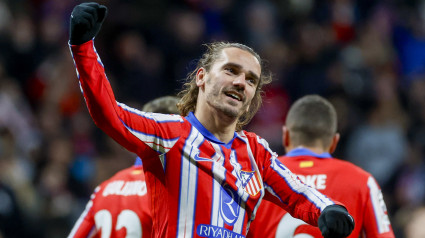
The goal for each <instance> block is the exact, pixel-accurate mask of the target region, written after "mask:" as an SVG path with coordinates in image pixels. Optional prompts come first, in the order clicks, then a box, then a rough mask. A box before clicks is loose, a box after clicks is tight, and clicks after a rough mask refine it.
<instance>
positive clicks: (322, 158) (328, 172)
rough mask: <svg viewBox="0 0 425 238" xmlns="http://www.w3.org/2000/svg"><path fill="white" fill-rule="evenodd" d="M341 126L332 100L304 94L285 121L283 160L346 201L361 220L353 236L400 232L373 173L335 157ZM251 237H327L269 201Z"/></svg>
mask: <svg viewBox="0 0 425 238" xmlns="http://www.w3.org/2000/svg"><path fill="white" fill-rule="evenodd" d="M336 131H337V116H336V111H335V109H334V107H333V106H332V104H331V103H330V102H329V101H327V100H326V99H324V98H323V97H320V96H318V95H308V96H304V97H302V98H300V99H298V100H297V101H296V102H295V103H294V104H293V105H292V106H291V108H290V109H289V112H288V115H287V118H286V125H285V126H283V146H284V147H285V150H286V152H287V154H286V155H285V156H281V157H279V158H278V159H279V160H280V161H281V162H282V164H284V165H285V166H286V167H287V168H289V169H290V170H291V171H292V172H293V173H295V174H297V175H298V177H299V178H300V179H301V180H302V181H303V182H305V183H306V184H307V185H310V186H311V187H313V188H316V189H317V190H319V191H320V192H322V193H323V194H326V195H328V196H329V197H332V198H334V199H336V200H338V201H340V202H342V203H344V204H345V205H346V207H347V209H348V212H349V213H350V214H351V215H352V216H353V218H354V221H355V224H356V226H355V228H354V230H353V232H352V233H351V235H350V236H349V237H352V238H358V237H368V238H369V237H379V238H384V237H385V238H390V237H394V233H393V230H392V227H391V224H390V221H389V219H388V214H387V209H386V206H385V202H384V199H383V196H382V193H381V189H380V187H379V185H378V184H377V182H376V181H375V179H374V178H373V177H372V175H371V174H370V173H368V172H366V171H364V170H363V169H361V168H359V167H357V166H356V165H354V164H352V163H350V162H347V161H342V160H339V159H336V158H333V157H332V156H331V153H332V152H333V151H334V150H335V148H336V145H337V143H338V140H339V134H338V133H337V132H336ZM297 235H298V236H297ZM247 237H265V238H272V237H273V238H274V237H288V238H289V237H322V236H321V234H320V231H319V229H317V227H313V226H310V225H307V224H306V223H305V222H303V221H301V220H299V219H295V218H293V217H292V216H291V215H290V214H288V213H287V212H286V211H284V210H283V209H280V208H279V207H277V206H276V205H274V204H272V203H270V202H267V201H264V202H263V203H261V205H260V208H259V209H258V211H257V216H256V218H255V221H254V222H253V223H252V224H251V228H250V230H249V233H248V236H247Z"/></svg>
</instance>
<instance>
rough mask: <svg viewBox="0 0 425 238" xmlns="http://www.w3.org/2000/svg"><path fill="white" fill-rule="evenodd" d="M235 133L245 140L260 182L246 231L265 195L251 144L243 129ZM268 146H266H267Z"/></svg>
mask: <svg viewBox="0 0 425 238" xmlns="http://www.w3.org/2000/svg"><path fill="white" fill-rule="evenodd" d="M237 135H238V138H240V139H241V140H243V141H244V142H245V144H246V149H247V151H248V156H249V159H250V160H251V164H252V165H253V167H254V170H255V173H256V174H257V176H258V178H259V180H260V181H259V182H260V184H259V185H260V187H261V188H260V191H259V192H260V198H259V199H258V202H257V204H255V206H254V209H253V211H252V213H251V216H250V217H249V220H248V222H247V224H246V232H248V230H249V226H250V224H251V222H252V221H253V220H254V218H255V214H256V213H257V210H258V208H259V207H260V204H261V200H262V199H263V197H264V195H265V191H264V184H263V180H262V177H261V175H260V170H259V169H258V166H257V163H256V161H255V159H254V155H253V153H252V149H251V146H250V144H249V142H248V138H247V137H246V135H245V133H244V132H243V131H239V132H238V133H237ZM257 140H258V137H257ZM267 148H268V147H267ZM269 151H270V152H271V153H272V154H273V152H272V151H271V150H269ZM259 159H261V158H259Z"/></svg>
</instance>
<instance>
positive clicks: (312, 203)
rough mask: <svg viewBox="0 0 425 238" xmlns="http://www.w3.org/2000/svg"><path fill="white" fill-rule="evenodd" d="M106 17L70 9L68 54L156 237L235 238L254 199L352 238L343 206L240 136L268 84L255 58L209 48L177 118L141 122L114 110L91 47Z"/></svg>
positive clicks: (241, 49)
mask: <svg viewBox="0 0 425 238" xmlns="http://www.w3.org/2000/svg"><path fill="white" fill-rule="evenodd" d="M105 16H106V7H105V6H101V5H99V4H96V3H83V4H80V5H78V6H76V7H75V8H74V10H73V11H72V15H71V21H70V48H71V52H72V54H73V58H74V62H75V66H76V68H77V72H78V77H79V82H80V85H81V89H82V91H83V93H84V97H85V102H86V103H87V106H88V109H89V112H90V115H91V116H92V118H93V120H94V121H95V123H96V125H97V126H98V127H100V128H101V129H102V130H103V131H104V132H105V133H107V134H108V135H109V136H111V137H112V138H113V139H115V140H116V141H117V142H119V143H120V144H121V145H122V146H124V147H125V148H126V149H128V150H129V151H132V152H134V153H136V154H137V155H138V156H139V157H140V158H141V159H142V161H143V165H144V170H145V177H146V183H147V185H148V189H149V194H150V195H151V198H152V199H151V201H152V202H151V212H152V218H153V227H154V233H155V236H156V237H164V236H166V237H186V238H189V237H244V236H245V235H246V233H247V231H248V229H249V224H250V222H251V221H252V220H253V219H254V217H255V212H256V210H257V208H258V206H259V204H260V202H261V200H262V198H263V196H267V197H268V198H269V199H273V198H274V199H275V201H276V202H277V203H279V204H280V205H281V206H282V207H283V208H285V209H287V210H288V211H289V212H290V213H291V214H293V215H294V216H295V217H298V218H302V219H303V220H305V221H306V222H308V223H310V224H313V225H319V227H320V229H321V231H322V233H323V234H325V235H326V236H329V237H331V236H332V237H335V236H336V237H342V236H346V235H348V234H349V233H350V232H351V230H352V229H353V226H354V224H353V220H352V217H351V216H350V215H349V214H348V212H347V210H346V209H345V208H344V207H343V206H340V205H338V204H337V203H335V202H334V201H332V200H331V199H329V198H327V197H325V196H324V195H322V194H320V193H319V192H318V191H317V190H315V189H313V188H311V187H308V186H306V185H305V184H303V183H301V182H300V181H299V180H298V179H297V178H296V177H295V176H294V175H293V174H292V173H291V172H290V171H289V170H288V169H287V168H286V167H285V166H283V165H282V164H281V163H280V162H279V161H278V160H277V159H276V154H275V153H274V152H272V151H271V150H270V149H269V147H268V144H267V142H266V141H265V140H263V139H262V138H260V137H258V136H257V135H255V134H254V133H250V132H245V131H242V126H244V125H246V124H247V123H248V122H249V120H250V119H251V118H252V116H253V115H254V114H255V113H256V111H257V110H258V108H259V107H260V105H261V94H260V93H261V88H262V86H263V85H264V84H265V83H268V82H269V79H270V77H268V76H267V73H265V72H263V71H262V63H261V62H262V61H261V58H260V57H259V56H258V54H257V53H255V52H254V51H253V50H252V49H251V48H249V47H247V46H245V45H242V44H238V43H233V44H232V43H224V42H217V43H213V44H209V45H208V50H207V52H205V54H204V55H203V56H202V57H201V59H200V61H199V62H198V65H197V68H196V70H194V71H193V73H192V74H190V75H189V77H188V83H187V84H185V86H186V87H185V89H184V90H183V91H182V93H181V95H183V96H182V100H181V102H180V103H179V104H178V106H179V110H180V111H181V112H182V116H179V115H165V114H152V113H146V112H143V111H139V110H136V109H134V108H130V107H128V106H127V105H124V104H121V103H117V102H116V100H115V96H114V93H113V91H112V88H111V85H110V84H109V81H108V79H107V77H106V75H105V70H104V68H103V64H102V62H101V61H100V58H99V56H98V55H97V53H96V49H95V48H94V42H93V38H94V37H95V35H96V34H97V32H98V31H99V30H100V27H101V25H102V23H103V21H104V19H105ZM183 116H185V117H183ZM266 189H267V193H266Z"/></svg>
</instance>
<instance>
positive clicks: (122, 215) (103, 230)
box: [69, 166, 152, 238]
mask: <svg viewBox="0 0 425 238" xmlns="http://www.w3.org/2000/svg"><path fill="white" fill-rule="evenodd" d="M148 199H149V198H148V194H147V189H146V183H145V177H144V174H143V169H142V167H141V166H132V167H130V168H127V169H124V170H121V171H120V172H118V173H117V174H115V175H114V176H113V177H111V178H110V179H108V180H106V181H104V182H103V183H102V184H100V185H99V186H98V187H97V188H96V190H95V192H94V193H93V194H92V197H91V200H90V202H89V203H88V204H87V207H86V210H85V211H84V212H83V214H82V215H81V217H80V219H79V220H78V221H77V223H76V225H75V226H74V229H73V231H71V235H70V236H69V237H87V236H86V233H87V231H85V230H88V229H92V230H93V231H91V233H94V234H95V235H94V236H93V237H102V238H103V237H111V238H112V237H115V238H124V237H125V238H133V237H139V238H140V237H151V230H152V219H151V214H150V207H149V200H148ZM76 228H77V229H76ZM73 232H74V235H73Z"/></svg>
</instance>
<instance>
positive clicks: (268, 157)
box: [257, 138, 342, 226]
mask: <svg viewBox="0 0 425 238" xmlns="http://www.w3.org/2000/svg"><path fill="white" fill-rule="evenodd" d="M257 140H258V142H259V144H260V145H261V146H263V147H264V152H263V153H265V154H264V155H259V157H260V158H263V159H264V161H259V162H258V163H259V164H261V167H262V169H263V170H262V177H263V183H264V188H265V190H266V195H265V197H264V198H265V199H266V200H269V201H271V202H273V203H276V204H277V205H279V206H281V207H282V208H283V209H285V210H286V211H288V212H289V213H290V214H291V215H292V216H293V217H295V218H298V219H301V220H303V221H305V222H307V223H309V224H311V225H314V226H317V221H318V219H319V216H320V214H321V212H322V211H323V209H325V207H327V206H329V205H333V204H339V205H342V204H340V203H338V202H335V201H333V200H331V199H330V198H328V197H327V196H325V195H323V194H322V193H320V192H318V191H317V190H316V189H314V188H312V187H310V186H307V185H306V184H304V183H303V182H302V181H301V180H299V179H298V178H297V176H296V175H295V174H293V173H292V172H291V171H290V170H289V169H288V168H287V167H286V166H285V165H283V164H282V163H281V162H280V161H279V160H278V159H277V155H276V153H274V152H272V151H271V150H270V148H269V146H268V144H267V142H266V141H265V140H263V139H262V138H258V139H257ZM270 195H271V196H270Z"/></svg>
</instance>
